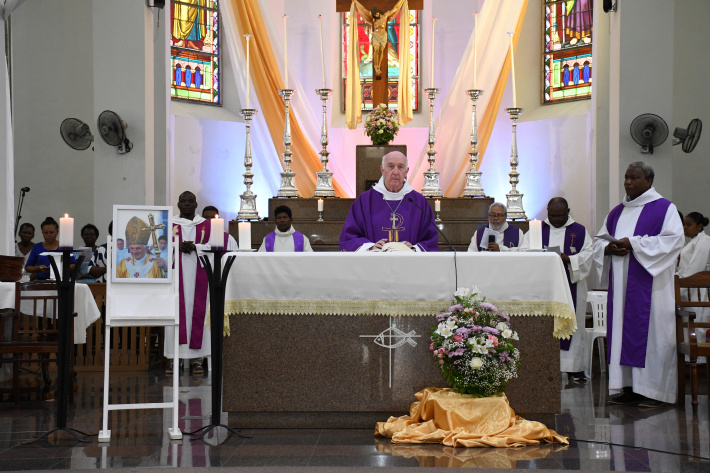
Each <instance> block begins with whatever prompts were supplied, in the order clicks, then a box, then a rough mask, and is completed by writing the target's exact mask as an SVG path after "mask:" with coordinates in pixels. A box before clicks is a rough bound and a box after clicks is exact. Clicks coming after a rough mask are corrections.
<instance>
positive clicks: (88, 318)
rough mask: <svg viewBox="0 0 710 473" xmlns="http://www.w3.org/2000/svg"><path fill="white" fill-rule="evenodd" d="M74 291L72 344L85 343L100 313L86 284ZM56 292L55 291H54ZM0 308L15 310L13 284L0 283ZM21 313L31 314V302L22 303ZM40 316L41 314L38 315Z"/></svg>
mask: <svg viewBox="0 0 710 473" xmlns="http://www.w3.org/2000/svg"><path fill="white" fill-rule="evenodd" d="M74 287H75V289H74V312H76V314H77V315H76V317H74V324H73V325H74V343H75V344H82V343H86V329H87V328H89V326H90V325H91V324H93V323H94V322H96V321H97V320H98V318H99V317H101V312H100V311H99V308H98V307H97V306H96V301H95V300H94V297H93V296H92V295H91V289H89V286H87V285H86V284H76V285H75V286H74ZM54 292H56V291H54ZM47 293H49V291H32V295H36V296H40V295H44V294H47ZM0 308H2V309H14V308H15V283H14V282H0ZM20 310H21V311H23V312H26V313H27V312H31V311H32V301H23V302H22V306H21V309H20ZM38 315H42V314H38Z"/></svg>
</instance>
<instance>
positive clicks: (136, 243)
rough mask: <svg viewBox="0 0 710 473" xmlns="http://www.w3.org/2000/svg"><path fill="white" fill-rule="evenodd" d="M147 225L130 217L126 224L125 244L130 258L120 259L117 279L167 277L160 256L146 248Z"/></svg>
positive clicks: (164, 264) (164, 265)
mask: <svg viewBox="0 0 710 473" xmlns="http://www.w3.org/2000/svg"><path fill="white" fill-rule="evenodd" d="M150 236H151V233H150V227H149V225H148V224H147V223H146V222H144V221H143V220H141V219H140V218H138V217H132V218H131V219H130V220H129V221H128V224H126V243H127V244H128V249H129V253H130V256H128V257H126V258H124V259H122V260H121V261H120V263H119V264H118V267H117V268H116V277H117V278H134V279H141V278H149V279H162V278H165V277H167V270H168V266H167V263H166V261H165V260H164V259H162V258H161V257H160V255H154V254H153V253H152V252H151V251H150V249H149V248H148V242H149V241H150Z"/></svg>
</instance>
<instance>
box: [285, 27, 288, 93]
mask: <svg viewBox="0 0 710 473" xmlns="http://www.w3.org/2000/svg"><path fill="white" fill-rule="evenodd" d="M287 18H288V16H286V15H284V89H288V40H287V35H286V19H287Z"/></svg>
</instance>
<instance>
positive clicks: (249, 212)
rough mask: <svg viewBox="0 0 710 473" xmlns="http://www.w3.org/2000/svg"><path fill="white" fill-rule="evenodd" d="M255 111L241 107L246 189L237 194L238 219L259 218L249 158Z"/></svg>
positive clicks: (251, 162)
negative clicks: (243, 128) (244, 131)
mask: <svg viewBox="0 0 710 473" xmlns="http://www.w3.org/2000/svg"><path fill="white" fill-rule="evenodd" d="M256 112H257V110H256V109H253V108H245V109H242V111H241V115H242V117H244V122H245V123H246V128H247V140H246V148H245V150H244V167H245V168H246V172H244V174H243V175H244V185H245V186H246V188H247V189H246V191H244V193H243V194H242V195H241V196H239V198H240V203H239V213H238V214H237V219H240V220H259V213H258V212H257V210H256V194H254V193H253V192H252V191H251V185H252V184H253V183H254V174H253V173H252V172H251V166H252V164H253V161H252V158H251V124H250V122H251V119H252V118H253V117H254V114H255V113H256Z"/></svg>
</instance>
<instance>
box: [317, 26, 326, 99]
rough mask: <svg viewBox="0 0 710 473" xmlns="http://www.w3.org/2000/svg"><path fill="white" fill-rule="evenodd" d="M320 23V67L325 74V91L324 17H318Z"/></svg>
mask: <svg viewBox="0 0 710 473" xmlns="http://www.w3.org/2000/svg"><path fill="white" fill-rule="evenodd" d="M318 21H319V23H320V65H321V71H322V72H323V87H322V88H323V89H325V54H324V53H323V15H318Z"/></svg>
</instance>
